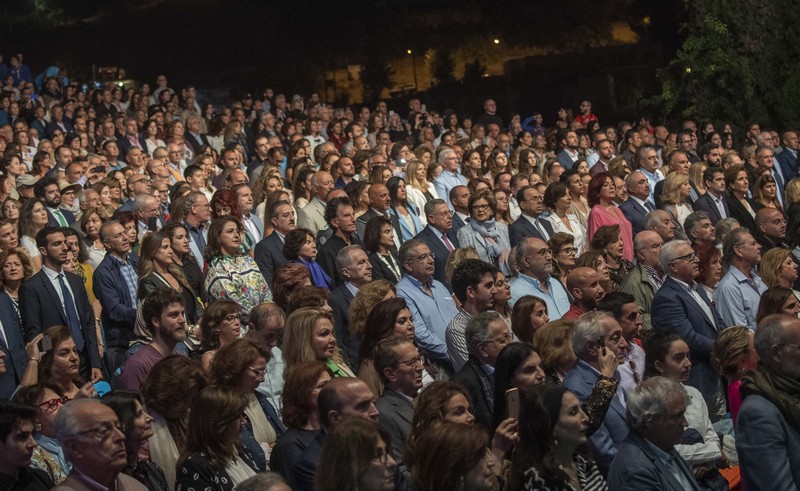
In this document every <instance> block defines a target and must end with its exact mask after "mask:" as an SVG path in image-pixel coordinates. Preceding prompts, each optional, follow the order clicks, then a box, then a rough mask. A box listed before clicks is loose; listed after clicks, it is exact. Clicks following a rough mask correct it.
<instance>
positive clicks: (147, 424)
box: [126, 401, 154, 442]
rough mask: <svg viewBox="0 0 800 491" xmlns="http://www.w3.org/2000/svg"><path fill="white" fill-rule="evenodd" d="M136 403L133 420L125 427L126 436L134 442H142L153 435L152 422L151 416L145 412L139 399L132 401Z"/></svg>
mask: <svg viewBox="0 0 800 491" xmlns="http://www.w3.org/2000/svg"><path fill="white" fill-rule="evenodd" d="M134 402H135V403H136V412H135V413H134V414H135V416H134V418H133V422H132V423H131V427H130V428H128V429H127V432H126V433H127V434H128V435H127V436H128V438H129V439H130V440H132V441H134V442H143V441H145V440H147V439H148V438H150V437H151V436H153V433H154V431H153V427H152V426H151V423H152V422H153V417H152V416H150V415H149V414H147V412H145V410H144V407H142V404H141V403H140V402H139V401H134Z"/></svg>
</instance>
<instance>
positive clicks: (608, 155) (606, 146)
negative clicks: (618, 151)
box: [597, 140, 614, 162]
mask: <svg viewBox="0 0 800 491" xmlns="http://www.w3.org/2000/svg"><path fill="white" fill-rule="evenodd" d="M597 154H598V156H599V157H600V160H602V161H604V162H608V161H609V160H611V159H612V158H614V144H613V143H611V142H610V141H608V140H603V141H601V142H600V143H598V144H597Z"/></svg>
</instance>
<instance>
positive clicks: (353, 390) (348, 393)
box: [317, 378, 378, 429]
mask: <svg viewBox="0 0 800 491" xmlns="http://www.w3.org/2000/svg"><path fill="white" fill-rule="evenodd" d="M373 398H374V395H373V394H372V391H371V390H370V389H369V386H368V385H367V384H366V383H364V382H363V381H361V380H360V379H357V378H334V379H332V380H330V381H328V382H327V383H326V384H325V386H323V387H322V389H321V390H320V391H319V396H318V397H317V407H318V409H319V419H320V423H322V426H323V427H324V428H328V429H330V428H332V427H334V426H336V425H337V424H339V423H341V422H342V421H345V420H346V419H348V418H362V419H369V420H372V421H376V422H377V420H378V408H377V407H375V403H374V402H373Z"/></svg>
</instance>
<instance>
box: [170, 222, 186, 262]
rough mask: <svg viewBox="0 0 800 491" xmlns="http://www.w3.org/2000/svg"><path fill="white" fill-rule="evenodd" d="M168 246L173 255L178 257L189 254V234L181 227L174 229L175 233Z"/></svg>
mask: <svg viewBox="0 0 800 491" xmlns="http://www.w3.org/2000/svg"><path fill="white" fill-rule="evenodd" d="M170 245H171V246H172V251H173V252H174V253H175V254H179V255H180V256H183V255H184V254H187V253H188V252H189V234H188V233H186V230H185V229H183V228H181V227H178V228H176V229H175V233H174V234H173V235H172V240H171V241H170Z"/></svg>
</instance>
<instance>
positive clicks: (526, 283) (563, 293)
mask: <svg viewBox="0 0 800 491" xmlns="http://www.w3.org/2000/svg"><path fill="white" fill-rule="evenodd" d="M547 289H548V291H547V292H545V291H544V290H542V284H541V283H540V282H539V280H537V279H536V278H532V277H530V276H528V275H524V274H522V273H520V274H519V276H518V277H517V278H514V279H512V280H511V305H512V306H513V305H514V304H515V303H517V300H519V299H520V298H522V297H524V296H525V295H533V296H535V297H539V298H541V299H542V300H544V303H545V305H547V316H548V317H550V320H556V319H560V318H561V317H563V316H564V314H566V313H567V311H568V310H569V295H567V290H566V289H565V288H564V286H563V285H562V284H561V282H560V281H558V280H556V279H555V278H553V277H552V276H548V277H547Z"/></svg>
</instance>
